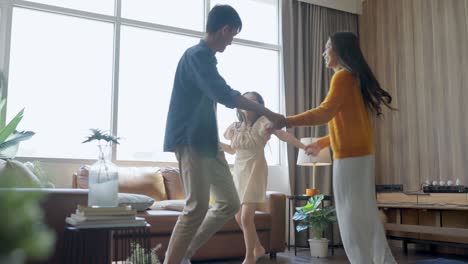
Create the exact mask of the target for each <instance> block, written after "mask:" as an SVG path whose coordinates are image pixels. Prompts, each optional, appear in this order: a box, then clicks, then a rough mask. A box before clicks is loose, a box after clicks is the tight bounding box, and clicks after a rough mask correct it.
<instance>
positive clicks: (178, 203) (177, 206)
mask: <svg viewBox="0 0 468 264" xmlns="http://www.w3.org/2000/svg"><path fill="white" fill-rule="evenodd" d="M184 206H185V200H163V201H157V202H155V203H154V204H153V206H151V209H153V210H171V211H179V212H181V211H182V210H184Z"/></svg>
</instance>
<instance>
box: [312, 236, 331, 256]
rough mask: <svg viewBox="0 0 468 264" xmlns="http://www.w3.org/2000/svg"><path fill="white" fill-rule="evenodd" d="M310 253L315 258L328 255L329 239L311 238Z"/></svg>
mask: <svg viewBox="0 0 468 264" xmlns="http://www.w3.org/2000/svg"><path fill="white" fill-rule="evenodd" d="M309 247H310V255H311V256H312V257H314V258H326V257H327V256H328V239H326V238H321V239H315V238H311V239H309Z"/></svg>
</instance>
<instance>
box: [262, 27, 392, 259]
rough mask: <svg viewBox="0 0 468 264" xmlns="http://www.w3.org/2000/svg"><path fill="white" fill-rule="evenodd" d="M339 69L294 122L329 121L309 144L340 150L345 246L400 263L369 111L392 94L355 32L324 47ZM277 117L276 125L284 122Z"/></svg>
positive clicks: (338, 185) (339, 207) (339, 210)
mask: <svg viewBox="0 0 468 264" xmlns="http://www.w3.org/2000/svg"><path fill="white" fill-rule="evenodd" d="M323 57H324V59H325V64H326V66H327V68H330V69H332V70H333V71H334V72H335V74H334V75H333V78H332V80H331V84H330V90H329V92H328V95H327V97H326V98H325V100H324V101H323V102H322V103H321V104H320V106H318V107H317V108H314V109H311V110H309V111H307V112H305V113H302V114H299V115H295V116H290V117H288V118H287V120H286V122H287V125H288V126H289V127H295V126H314V125H320V124H325V123H328V128H329V131H330V135H329V136H326V137H323V138H321V139H320V140H318V141H317V142H316V143H313V144H311V145H309V146H307V152H308V153H310V154H313V155H316V154H317V153H318V152H319V151H320V149H322V148H324V147H326V146H329V145H331V146H332V148H333V154H334V163H333V195H334V198H335V207H336V215H337V218H338V225H339V227H340V233H341V238H342V241H343V246H344V248H345V251H346V255H347V256H348V259H349V261H350V262H351V264H384V263H385V264H393V263H396V262H395V259H394V258H393V256H392V253H391V251H390V249H389V247H388V244H387V240H386V238H385V233H384V230H383V227H382V223H381V221H380V219H379V217H378V214H377V206H376V201H375V179H374V145H373V143H374V141H373V131H372V126H371V122H370V118H369V113H370V114H373V115H377V116H379V115H381V114H382V106H387V107H388V108H390V109H393V108H392V107H391V106H390V103H391V101H392V97H391V96H390V94H389V93H388V92H386V91H385V90H383V89H382V87H380V84H379V82H378V81H377V79H376V78H375V76H374V74H373V73H372V71H371V69H370V68H369V66H368V65H367V62H366V61H365V59H364V56H363V55H362V52H361V49H360V47H359V40H358V38H357V37H356V35H354V34H353V33H351V32H337V33H334V34H333V35H331V36H330V38H329V40H328V41H327V44H326V46H325V51H324V52H323ZM283 126H284V124H282V123H275V124H274V125H273V126H271V129H279V128H281V127H283Z"/></svg>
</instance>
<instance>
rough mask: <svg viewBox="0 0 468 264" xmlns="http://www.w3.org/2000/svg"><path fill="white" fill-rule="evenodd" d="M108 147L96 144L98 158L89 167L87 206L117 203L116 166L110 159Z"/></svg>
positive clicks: (117, 180) (117, 182) (110, 205)
mask: <svg viewBox="0 0 468 264" xmlns="http://www.w3.org/2000/svg"><path fill="white" fill-rule="evenodd" d="M110 147H111V146H110V145H98V148H99V157H98V160H97V161H96V163H94V164H93V165H91V168H90V169H89V184H88V187H89V193H88V206H104V207H115V206H117V205H118V199H117V195H118V192H119V178H118V168H117V166H116V165H115V164H114V163H112V162H111V161H110Z"/></svg>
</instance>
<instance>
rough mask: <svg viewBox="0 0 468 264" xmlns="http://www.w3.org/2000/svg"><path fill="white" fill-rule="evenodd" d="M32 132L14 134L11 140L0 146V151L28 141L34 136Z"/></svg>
mask: <svg viewBox="0 0 468 264" xmlns="http://www.w3.org/2000/svg"><path fill="white" fill-rule="evenodd" d="M34 134H35V133H34V132H32V131H22V132H18V133H15V134H14V135H13V136H12V137H11V138H9V139H8V140H6V141H5V142H3V143H1V144H0V151H2V150H5V149H7V148H9V147H11V146H14V145H16V144H18V143H19V142H21V141H24V140H28V139H30V138H31V137H32V136H34Z"/></svg>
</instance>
